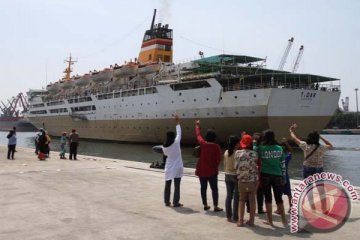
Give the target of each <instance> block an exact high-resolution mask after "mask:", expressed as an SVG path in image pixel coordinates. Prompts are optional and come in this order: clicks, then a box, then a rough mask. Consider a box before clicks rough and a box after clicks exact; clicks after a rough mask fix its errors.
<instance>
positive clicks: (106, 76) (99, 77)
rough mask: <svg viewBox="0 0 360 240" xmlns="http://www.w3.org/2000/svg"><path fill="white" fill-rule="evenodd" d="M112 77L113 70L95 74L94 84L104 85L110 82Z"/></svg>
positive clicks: (93, 76) (93, 77) (93, 75)
mask: <svg viewBox="0 0 360 240" xmlns="http://www.w3.org/2000/svg"><path fill="white" fill-rule="evenodd" d="M111 77H112V69H110V68H105V69H104V70H103V71H100V72H93V73H92V75H91V78H92V81H93V82H94V83H103V82H107V81H110V79H111Z"/></svg>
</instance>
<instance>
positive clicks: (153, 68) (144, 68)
mask: <svg viewBox="0 0 360 240" xmlns="http://www.w3.org/2000/svg"><path fill="white" fill-rule="evenodd" d="M159 70H160V64H159V63H149V64H145V65H140V66H139V68H138V74H140V75H147V74H152V73H156V72H157V71H159Z"/></svg>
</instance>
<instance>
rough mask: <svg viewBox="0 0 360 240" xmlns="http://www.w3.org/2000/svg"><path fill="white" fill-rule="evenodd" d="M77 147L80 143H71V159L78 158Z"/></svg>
mask: <svg viewBox="0 0 360 240" xmlns="http://www.w3.org/2000/svg"><path fill="white" fill-rule="evenodd" d="M77 147H78V143H77V142H72V143H70V155H69V159H73V156H74V159H76V154H77Z"/></svg>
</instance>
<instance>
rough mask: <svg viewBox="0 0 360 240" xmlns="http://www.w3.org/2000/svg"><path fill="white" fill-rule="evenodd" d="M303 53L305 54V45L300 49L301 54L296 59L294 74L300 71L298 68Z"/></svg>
mask: <svg viewBox="0 0 360 240" xmlns="http://www.w3.org/2000/svg"><path fill="white" fill-rule="evenodd" d="M303 53H304V45H301V46H300V49H299V53H298V55H297V57H296V60H295V64H294V67H293V70H292V72H293V73H296V71H297V70H298V68H299V63H300V59H301V57H302V55H303Z"/></svg>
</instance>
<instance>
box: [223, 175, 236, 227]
mask: <svg viewBox="0 0 360 240" xmlns="http://www.w3.org/2000/svg"><path fill="white" fill-rule="evenodd" d="M225 184H226V201H225V207H226V217H227V218H228V219H232V220H234V221H237V220H238V219H239V187H238V179H237V176H236V175H230V174H225ZM231 203H232V204H231ZM231 206H233V207H231Z"/></svg>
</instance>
